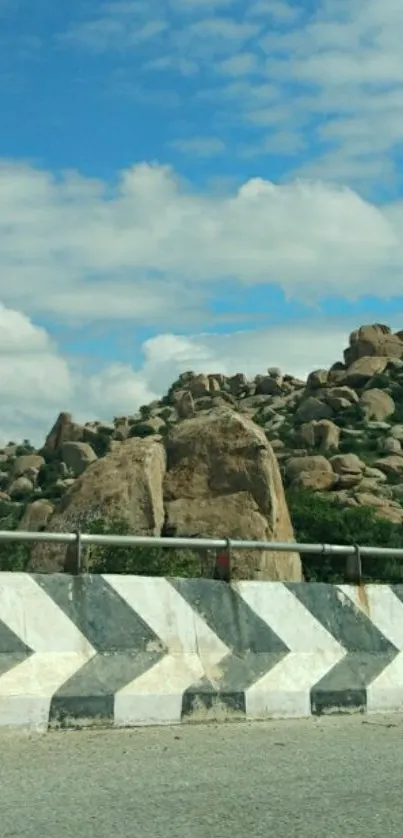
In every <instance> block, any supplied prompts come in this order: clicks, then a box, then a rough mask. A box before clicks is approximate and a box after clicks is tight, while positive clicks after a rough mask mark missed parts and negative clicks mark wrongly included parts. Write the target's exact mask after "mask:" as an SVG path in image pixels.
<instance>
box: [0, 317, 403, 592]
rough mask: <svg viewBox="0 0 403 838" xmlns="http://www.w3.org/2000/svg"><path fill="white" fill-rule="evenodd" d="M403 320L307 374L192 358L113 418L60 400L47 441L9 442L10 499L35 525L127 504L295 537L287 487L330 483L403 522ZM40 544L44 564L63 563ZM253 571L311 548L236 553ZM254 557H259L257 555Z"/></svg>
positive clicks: (174, 530) (68, 524) (0, 468)
mask: <svg viewBox="0 0 403 838" xmlns="http://www.w3.org/2000/svg"><path fill="white" fill-rule="evenodd" d="M402 445H403V332H398V333H396V334H392V332H391V330H390V329H389V327H387V326H384V325H380V324H375V325H369V326H362V327H360V328H359V329H357V331H355V332H353V333H352V334H351V336H350V340H349V346H348V347H347V349H346V350H345V352H344V361H343V362H337V363H335V364H334V365H333V366H332V367H331V368H330V369H329V370H326V369H317V370H314V371H313V372H311V373H310V375H309V376H308V378H307V380H306V381H300V380H298V379H296V378H294V377H293V376H291V375H286V374H284V375H283V374H282V373H281V371H280V370H278V369H276V368H270V369H268V371H267V373H266V374H264V375H258V376H256V377H255V378H254V379H253V380H248V379H247V378H246V376H245V375H243V374H242V373H237V374H236V375H232V376H229V377H227V376H224V375H220V374H213V375H209V374H196V373H194V372H184V373H183V374H182V375H180V376H179V378H178V380H177V381H175V382H174V383H173V384H172V385H171V386H170V388H169V390H168V392H167V394H166V395H165V396H164V397H163V398H162V399H161V400H159V401H155V402H153V403H151V404H149V405H145V406H143V407H142V408H140V410H139V411H138V412H137V413H135V414H133V415H131V416H124V417H118V418H115V419H114V421H113V422H111V423H110V424H107V423H102V422H89V423H87V424H85V425H80V424H77V423H76V422H74V420H73V418H72V416H71V415H70V414H67V413H61V414H60V416H59V417H58V419H57V421H56V423H55V425H54V427H53V428H52V429H51V431H50V432H49V434H48V436H47V438H46V440H45V443H44V445H43V447H42V449H41V450H39V451H34V450H33V449H32V447H30V446H29V444H25V447H24V446H16V445H15V444H10V445H9V446H7V447H6V448H5V449H4V450H3V451H2V452H0V499H1V500H2V502H3V504H9V505H15V504H24V506H26V509H25V513H24V516H23V519H22V521H21V524H20V526H21V527H23V528H24V529H32V530H36V529H41V528H44V527H47V528H49V529H52V530H58V529H59V530H60V529H72V528H73V527H74V526H77V523H78V519H80V523H82V521H83V520H84V521H85V518H86V516H87V519H88V516H91V515H93V514H102V516H104V517H105V518H108V517H111V516H113V514H115V511H116V510H117V509H118V510H119V514H120V515H121V516H122V515H123V516H124V517H125V518H126V520H127V522H128V523H129V524H130V527H131V528H132V529H133V531H135V532H137V533H138V534H159V533H162V532H166V533H168V534H178V535H189V536H191V535H193V536H194V535H207V536H208V535H222V536H226V535H231V536H232V537H235V538H237V537H244V538H251V539H263V538H265V539H266V538H270V539H273V540H282V541H286V540H292V539H293V533H292V527H291V523H290V519H289V515H288V509H287V503H286V500H285V496H284V490H283V483H284V485H285V487H286V491H301V490H309V491H312V492H318V493H321V494H323V493H326V496H327V497H329V498H334V499H338V500H339V501H341V502H342V503H343V504H345V505H346V506H371V507H372V508H374V509H375V510H376V513H377V515H379V516H381V517H383V518H386V519H387V520H390V521H392V522H394V523H402V522H403V506H402V503H403V449H402ZM65 561H66V556H65V555H64V552H63V550H62V551H61V550H60V549H57V550H55V549H54V548H53V549H52V550H49V549H47V550H45V548H44V547H43V546H41V547H39V546H38V547H37V548H36V550H35V551H34V553H33V558H32V567H33V568H35V569H55V568H60V567H63V566H64V564H65ZM236 565H237V574H238V576H240V577H242V578H245V577H247V578H250V577H251V576H253V575H254V576H255V577H256V578H270V579H276V578H286V579H298V578H300V577H301V567H300V562H299V557H298V556H290V558H289V561H288V562H287V560H285V559H284V557H283V558H282V559H281V561H278V557H276V556H275V555H272V554H271V555H265V554H262V555H261V556H260V558H259V561H258V562H256V558H253V560H252V557H251V556H244V559H242V557H241V556H239V557H236ZM252 565H253V568H252Z"/></svg>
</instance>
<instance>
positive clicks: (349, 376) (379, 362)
mask: <svg viewBox="0 0 403 838" xmlns="http://www.w3.org/2000/svg"><path fill="white" fill-rule="evenodd" d="M387 364H388V359H387V358H377V357H369V356H368V357H367V356H365V357H363V358H358V359H357V360H356V361H354V362H353V363H352V364H350V366H349V367H348V369H347V370H346V371H345V372H344V373H342V383H343V385H346V386H347V387H353V388H354V387H364V385H365V384H367V383H368V381H370V380H371V378H374V376H375V375H379V374H380V373H382V372H383V371H384V370H385V369H386V367H387Z"/></svg>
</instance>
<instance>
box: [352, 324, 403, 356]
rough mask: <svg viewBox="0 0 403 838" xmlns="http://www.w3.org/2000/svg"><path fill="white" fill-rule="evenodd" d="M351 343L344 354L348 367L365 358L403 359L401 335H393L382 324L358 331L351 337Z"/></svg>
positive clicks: (361, 328) (365, 327)
mask: <svg viewBox="0 0 403 838" xmlns="http://www.w3.org/2000/svg"><path fill="white" fill-rule="evenodd" d="M349 342H350V346H349V347H348V349H346V350H345V352H344V360H345V362H346V365H347V366H350V364H352V363H353V362H354V361H357V360H358V359H359V358H363V357H364V356H366V357H368V356H371V355H376V356H383V357H390V358H403V341H402V340H401V339H400V337H399V334H396V335H393V334H392V332H391V329H390V328H389V326H384V325H383V324H380V323H374V324H372V325H369V326H361V327H360V328H359V329H356V331H354V332H352V334H351V335H350V341H349Z"/></svg>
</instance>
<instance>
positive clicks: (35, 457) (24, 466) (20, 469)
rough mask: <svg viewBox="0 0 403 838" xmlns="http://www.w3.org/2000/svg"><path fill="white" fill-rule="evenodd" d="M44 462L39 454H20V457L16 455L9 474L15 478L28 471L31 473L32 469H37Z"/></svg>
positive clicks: (22, 475)
mask: <svg viewBox="0 0 403 838" xmlns="http://www.w3.org/2000/svg"><path fill="white" fill-rule="evenodd" d="M44 464H45V460H44V458H43V457H41V456H40V455H39V454H22V456H21V457H17V459H16V460H15V463H14V464H13V467H12V470H11V475H12V477H13V478H15V479H16V478H17V477H24V476H25V475H27V474H29V473H31V474H32V469H34V470H35V471H39V469H40V468H41V466H43V465H44Z"/></svg>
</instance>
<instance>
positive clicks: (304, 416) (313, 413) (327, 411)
mask: <svg viewBox="0 0 403 838" xmlns="http://www.w3.org/2000/svg"><path fill="white" fill-rule="evenodd" d="M332 416H333V410H332V408H331V407H329V405H328V404H325V403H324V402H322V401H320V399H317V398H316V397H315V396H308V398H306V399H304V400H303V401H302V402H301V404H300V406H299V407H298V409H297V412H296V417H297V419H298V420H299V421H301V422H310V421H312V420H313V419H317V420H319V419H331V418H332Z"/></svg>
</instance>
